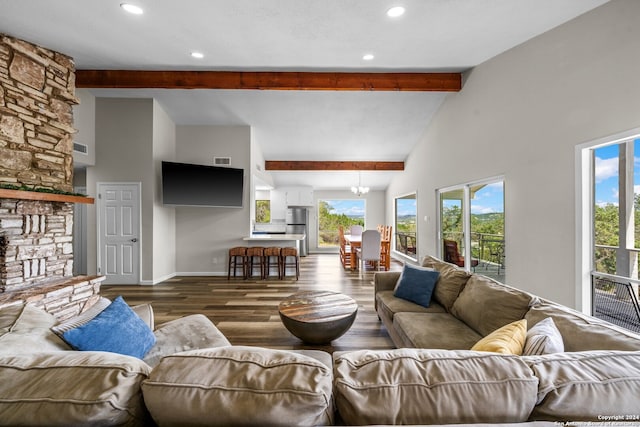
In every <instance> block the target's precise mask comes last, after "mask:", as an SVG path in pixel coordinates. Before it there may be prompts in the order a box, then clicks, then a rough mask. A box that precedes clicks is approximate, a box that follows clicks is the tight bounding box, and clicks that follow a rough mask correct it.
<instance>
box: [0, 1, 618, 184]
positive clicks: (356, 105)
mask: <svg viewBox="0 0 640 427" xmlns="http://www.w3.org/2000/svg"><path fill="white" fill-rule="evenodd" d="M122 1H124V0H118V1H116V0H65V1H56V2H54V1H51V0H20V1H7V0H5V1H1V2H0V33H5V34H8V35H10V36H13V37H17V38H20V39H24V40H27V41H30V42H33V43H37V44H39V45H42V46H44V47H47V48H50V49H53V50H57V51H59V52H62V53H65V54H67V55H69V56H72V57H73V58H74V59H75V62H76V67H77V68H78V70H81V73H79V76H81V75H82V70H110V71H113V70H130V71H198V72H210V71H225V72H242V73H247V74H244V75H245V79H244V80H242V81H243V82H246V81H248V77H247V76H249V75H250V72H287V73H288V72H302V73H376V74H380V73H460V72H464V71H467V70H469V69H471V68H473V67H474V66H476V65H478V64H481V63H482V62H484V61H486V60H488V59H490V58H492V57H494V56H496V55H498V54H500V53H502V52H504V51H506V50H508V49H510V48H512V47H514V46H516V45H518V44H521V43H523V42H525V41H527V40H529V39H531V38H533V37H535V36H537V35H539V34H541V33H543V32H546V31H548V30H550V29H552V28H554V27H556V26H558V25H561V24H562V23H564V22H566V21H568V20H571V19H573V18H575V17H576V16H579V15H581V14H583V13H585V12H587V11H589V10H591V9H593V8H594V7H597V6H599V5H601V4H603V3H606V0H323V1H319V0H226V1H220V0H189V1H181V2H179V1H168V0H131V3H134V4H136V5H138V6H140V7H141V8H142V9H143V10H144V13H143V14H141V15H132V14H128V13H126V12H125V11H124V10H122V8H121V7H120V3H121V2H122ZM398 5H400V6H403V7H404V8H405V9H406V12H405V14H404V15H402V16H400V17H397V18H391V17H388V16H387V15H386V11H387V10H388V9H389V8H390V7H392V6H398ZM196 51H197V52H200V53H202V54H203V58H201V59H196V58H193V57H192V56H191V53H192V52H196ZM365 54H372V55H373V56H374V57H373V59H371V60H365V59H363V56H364V55H365ZM242 73H240V74H239V75H242ZM232 74H233V73H232ZM104 75H105V74H102V76H103V80H104V79H105V78H104ZM287 75H288V74H286V75H284V76H287ZM303 75H306V74H303ZM312 75H313V74H312ZM89 77H91V76H90V75H89V74H85V75H84V78H86V79H87V80H86V81H85V82H87V81H88V84H87V85H86V86H87V87H97V86H98V85H97V83H96V82H97V81H98V80H97V79H96V77H95V76H93V79H89ZM294 77H295V76H294ZM279 78H281V77H279ZM358 78H359V77H358ZM80 80H82V78H80V79H79V81H80ZM343 80H344V79H343ZM174 81H175V80H174ZM335 81H336V80H335V79H334V80H333V82H335ZM356 81H365V82H369V81H368V80H356ZM112 82H113V81H112ZM262 82H263V83H264V82H265V80H262ZM266 82H267V83H269V82H271V83H273V79H272V80H266ZM294 83H295V84H299V83H300V81H299V80H298V81H295V79H294ZM243 84H244V83H243ZM366 84H369V86H366ZM366 84H365V85H364V86H363V88H364V89H366V90H341V89H344V88H341V87H338V86H335V87H334V86H330V87H328V88H324V87H322V88H321V89H328V90H300V89H297V87H305V86H304V85H302V86H297V87H296V88H295V89H292V88H291V87H287V88H285V89H287V90H273V89H274V88H272V87H263V86H260V87H261V89H253V88H251V87H250V86H248V87H250V88H234V87H229V86H222V87H224V88H222V89H206V88H203V89H200V88H198V89H192V88H174V89H165V88H161V87H166V86H161V85H159V84H158V83H157V82H154V83H149V85H148V87H145V86H144V85H143V86H142V87H141V88H136V89H131V88H125V87H123V85H122V84H120V85H117V84H115V85H111V86H103V88H95V89H91V91H92V93H93V94H94V95H96V96H104V97H153V98H156V99H157V100H158V101H159V102H160V104H161V105H163V107H164V108H165V110H166V111H167V113H168V114H169V115H170V117H172V119H173V120H174V121H175V122H176V124H180V125H182V124H184V125H189V124H197V125H219V124H224V125H249V126H251V127H252V137H253V138H254V139H255V141H256V143H257V144H258V145H259V146H260V148H261V151H262V153H263V155H264V157H265V159H266V160H268V161H287V160H295V161H334V162H343V163H341V164H343V165H344V164H348V162H353V161H383V162H402V161H404V160H405V159H406V157H407V155H408V154H409V153H410V151H411V150H412V149H413V147H414V146H415V144H416V143H417V142H418V140H419V139H420V137H421V135H422V134H423V133H424V132H425V130H426V128H427V126H428V125H429V122H430V120H431V118H432V117H433V115H434V114H435V112H436V111H437V109H438V108H439V106H440V105H441V103H442V101H443V100H444V98H445V97H446V96H447V94H448V93H449V92H445V91H432V90H430V91H401V90H380V91H379V90H371V89H376V88H375V87H373V86H371V84H370V83H366ZM178 86H179V85H178ZM104 87H108V88H104ZM129 87H131V86H129ZM138 87H139V86H138ZM174 87H176V86H174ZM207 87H211V86H207ZM218 87H219V86H218ZM227 87H229V88H227ZM253 87H255V86H253ZM279 89H282V88H279ZM305 89H314V88H307V87H305ZM463 90H464V88H463ZM221 155H224V154H223V153H221ZM354 169H355V168H354ZM395 173H399V172H397V171H385V172H382V171H365V172H362V183H363V184H365V185H368V186H371V187H373V188H374V189H384V188H385V187H386V185H387V183H388V182H389V180H390V179H391V177H392V176H393V174H395ZM357 174H358V173H357V172H355V171H347V172H345V171H342V172H325V171H304V172H294V171H290V170H285V171H274V172H272V175H273V177H274V182H275V184H276V185H278V186H282V185H294V184H303V185H313V186H314V187H316V188H317V189H331V188H340V189H342V188H345V187H349V186H351V185H354V184H356V183H357V179H358V175H357Z"/></svg>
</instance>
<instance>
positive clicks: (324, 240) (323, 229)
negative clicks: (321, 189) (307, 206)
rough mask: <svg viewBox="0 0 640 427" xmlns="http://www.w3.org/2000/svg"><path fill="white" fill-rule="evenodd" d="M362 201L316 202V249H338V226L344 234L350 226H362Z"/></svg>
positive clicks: (363, 211) (363, 203)
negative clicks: (342, 229)
mask: <svg viewBox="0 0 640 427" xmlns="http://www.w3.org/2000/svg"><path fill="white" fill-rule="evenodd" d="M364 213H365V201H364V200H363V199H348V200H318V247H319V248H328V247H334V246H335V247H338V246H339V244H340V242H339V239H338V226H340V225H341V226H342V227H343V228H344V230H345V232H346V233H348V232H349V231H348V230H349V227H351V226H352V225H356V224H357V225H362V226H364Z"/></svg>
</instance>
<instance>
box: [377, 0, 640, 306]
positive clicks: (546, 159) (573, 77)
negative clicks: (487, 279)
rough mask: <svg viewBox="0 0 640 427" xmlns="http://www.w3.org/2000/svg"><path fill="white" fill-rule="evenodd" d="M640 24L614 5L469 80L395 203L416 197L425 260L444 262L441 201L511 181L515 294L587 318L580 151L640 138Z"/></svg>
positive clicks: (415, 159) (631, 11) (626, 5)
mask: <svg viewBox="0 0 640 427" xmlns="http://www.w3.org/2000/svg"><path fill="white" fill-rule="evenodd" d="M638 16H640V2H637V1H634V0H614V1H612V2H610V3H607V4H605V5H603V6H601V7H600V8H597V9H595V10H594V11H592V12H590V13H588V14H585V15H583V16H581V17H578V18H577V19H575V20H573V21H571V22H569V23H567V24H565V25H562V26H561V27H558V28H556V29H553V30H551V31H549V32H547V33H545V34H543V35H541V36H539V37H537V38H535V39H533V40H531V41H529V42H527V43H524V44H522V45H520V46H518V47H516V48H514V49H512V50H510V51H507V52H505V53H504V54H502V55H500V56H498V57H496V58H493V59H491V60H489V61H487V62H486V63H484V64H482V65H480V66H478V67H476V68H475V69H474V70H473V71H471V72H470V73H469V74H468V75H467V76H466V79H465V82H464V86H463V89H462V91H461V92H459V93H456V94H451V95H449V96H448V97H447V99H446V100H445V101H444V103H443V104H442V107H441V108H440V110H439V111H438V113H437V114H436V115H435V117H434V118H433V120H432V122H431V123H430V124H429V126H428V128H427V130H426V132H425V135H424V136H423V138H422V139H421V140H420V142H419V144H418V146H417V147H416V148H415V150H414V151H413V152H412V154H411V155H410V157H409V158H408V159H407V161H406V164H405V170H406V173H404V174H402V175H401V176H399V177H398V178H396V179H395V180H394V181H393V182H392V184H391V185H390V187H389V189H388V191H387V196H386V198H387V200H386V203H387V207H389V206H393V197H395V196H397V195H400V194H405V193H408V192H411V191H412V190H414V189H415V187H416V185H417V187H418V188H417V190H418V203H419V204H418V218H423V217H424V216H425V215H427V216H429V217H430V218H431V221H429V222H424V221H422V222H421V223H420V225H421V226H420V228H419V233H420V237H419V247H418V255H419V257H423V256H425V255H427V254H433V253H435V252H436V247H435V246H436V221H435V219H436V204H437V200H436V196H435V194H436V193H435V192H436V189H438V188H442V187H446V186H451V185H455V184H460V183H464V182H468V181H473V180H479V179H483V178H488V177H492V176H496V175H504V176H505V212H506V223H505V228H506V263H507V276H506V277H507V279H506V281H507V283H509V284H511V285H513V286H516V287H519V288H522V289H525V290H527V291H530V292H533V293H535V294H538V295H541V296H543V297H546V298H550V299H552V300H555V301H558V302H560V303H563V304H566V305H569V306H574V307H577V308H581V307H580V304H579V303H578V302H577V301H579V300H580V292H582V290H583V289H582V288H583V284H581V283H580V284H579V283H577V279H576V271H575V270H576V267H575V266H576V259H575V258H576V257H575V253H576V251H575V248H576V245H577V243H578V242H577V241H578V240H579V238H580V236H576V233H575V222H576V218H577V215H578V213H577V212H576V209H575V207H574V203H575V188H574V187H575V184H574V176H575V173H576V172H575V160H574V157H575V154H574V151H575V147H576V145H579V144H581V143H584V142H586V141H590V140H593V139H595V138H599V137H602V136H606V135H612V134H615V133H618V132H621V131H623V130H627V129H632V128H637V127H639V126H640V56H639V55H638V52H640V26H639V25H637V17H638ZM392 215H393V210H392V209H387V221H389V220H390V217H391V216H392Z"/></svg>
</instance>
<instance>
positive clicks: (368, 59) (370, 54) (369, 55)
mask: <svg viewBox="0 0 640 427" xmlns="http://www.w3.org/2000/svg"><path fill="white" fill-rule="evenodd" d="M373 58H375V56H373V54H372V53H367V54H365V55H363V56H362V59H364V60H365V61H371V60H372V59H373Z"/></svg>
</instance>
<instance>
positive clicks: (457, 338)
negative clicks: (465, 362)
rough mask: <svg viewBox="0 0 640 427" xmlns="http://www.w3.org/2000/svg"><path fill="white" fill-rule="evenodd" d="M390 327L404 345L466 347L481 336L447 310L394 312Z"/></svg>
mask: <svg viewBox="0 0 640 427" xmlns="http://www.w3.org/2000/svg"><path fill="white" fill-rule="evenodd" d="M393 327H394V329H395V330H396V332H397V333H398V335H399V336H400V338H401V339H402V341H403V342H404V346H406V347H415V348H441V349H447V350H469V349H470V348H471V347H472V346H473V345H474V344H475V343H476V342H477V341H478V340H479V339H480V338H482V336H481V335H480V334H478V333H477V332H476V331H474V330H473V329H471V328H470V327H468V326H467V325H465V324H464V323H463V322H462V321H460V320H458V319H456V318H455V317H453V316H452V315H450V314H448V313H396V315H395V316H394V318H393Z"/></svg>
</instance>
